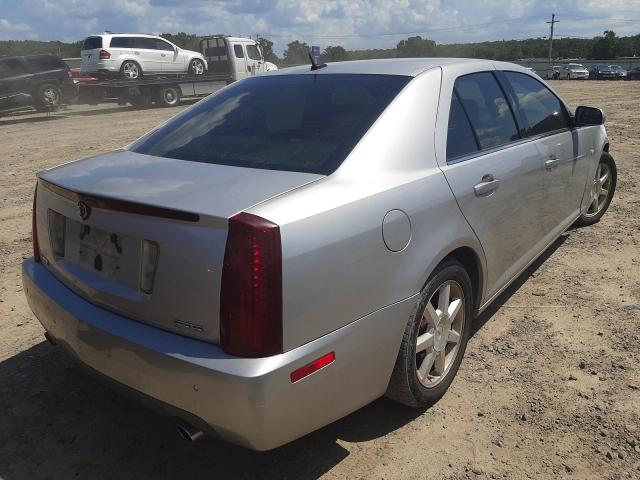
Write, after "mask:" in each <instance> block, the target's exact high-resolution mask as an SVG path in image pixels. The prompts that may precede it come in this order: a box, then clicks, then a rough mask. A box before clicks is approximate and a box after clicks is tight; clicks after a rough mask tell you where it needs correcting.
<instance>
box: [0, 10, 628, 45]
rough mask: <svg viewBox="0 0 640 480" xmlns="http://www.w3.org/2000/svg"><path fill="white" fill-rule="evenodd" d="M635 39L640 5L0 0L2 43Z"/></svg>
mask: <svg viewBox="0 0 640 480" xmlns="http://www.w3.org/2000/svg"><path fill="white" fill-rule="evenodd" d="M551 13H556V15H557V19H558V20H560V23H558V24H556V26H555V35H557V36H577V37H589V38H590V37H593V36H596V35H601V34H602V32H603V31H604V30H607V29H611V30H614V31H615V32H616V33H617V34H618V35H634V34H638V33H640V0H606V1H605V0H563V1H551V0H493V1H491V0H369V1H365V0H270V1H269V0H0V40H10V39H12V40H23V39H36V40H62V41H76V40H80V39H82V38H84V37H86V36H87V35H91V34H96V33H100V32H102V31H104V30H111V31H114V32H144V33H162V32H167V33H176V32H179V31H185V32H188V33H195V34H199V35H205V34H218V33H224V34H229V35H242V36H255V35H256V34H260V35H261V36H265V37H267V38H270V39H271V40H272V41H274V43H275V51H276V53H278V54H281V53H282V51H283V50H284V49H285V47H286V44H287V43H288V42H290V41H292V40H301V41H304V42H307V43H308V44H309V45H319V46H320V47H321V48H325V47H326V46H328V45H342V46H344V47H345V48H347V49H356V48H357V49H360V48H363V49H364V48H390V47H393V46H395V45H396V44H397V43H398V41H400V40H401V39H403V38H407V37H408V36H412V35H418V34H419V35H422V36H423V37H428V38H431V39H433V40H435V41H436V42H437V43H458V42H474V41H484V40H502V39H514V38H516V39H518V38H529V37H543V36H545V35H547V34H548V31H549V30H548V29H549V25H547V24H546V23H545V22H546V21H548V20H549V19H550V16H551Z"/></svg>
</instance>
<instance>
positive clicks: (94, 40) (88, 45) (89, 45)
mask: <svg viewBox="0 0 640 480" xmlns="http://www.w3.org/2000/svg"><path fill="white" fill-rule="evenodd" d="M94 48H102V37H87V38H85V40H84V43H83V44H82V50H93V49H94Z"/></svg>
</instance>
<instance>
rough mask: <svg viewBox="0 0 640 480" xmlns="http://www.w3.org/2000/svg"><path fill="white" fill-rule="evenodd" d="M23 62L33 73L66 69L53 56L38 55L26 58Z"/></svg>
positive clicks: (61, 62) (64, 65) (65, 66)
mask: <svg viewBox="0 0 640 480" xmlns="http://www.w3.org/2000/svg"><path fill="white" fill-rule="evenodd" d="M25 60H26V61H27V63H28V64H29V67H31V69H32V70H33V71H34V72H42V71H47V70H61V69H64V70H66V69H67V64H66V63H64V62H63V61H62V60H60V59H59V58H58V57H54V56H53V55H39V56H36V57H26V58H25Z"/></svg>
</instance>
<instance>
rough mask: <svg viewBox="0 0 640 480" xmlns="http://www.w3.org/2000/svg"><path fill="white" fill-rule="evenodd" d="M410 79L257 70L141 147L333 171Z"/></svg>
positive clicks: (210, 159) (170, 154)
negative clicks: (264, 73)
mask: <svg viewBox="0 0 640 480" xmlns="http://www.w3.org/2000/svg"><path fill="white" fill-rule="evenodd" d="M409 80H410V78H409V77H403V76H392V75H348V74H343V75H335V74H334V75H332V74H323V75H278V76H271V77H270V76H266V77H253V78H250V79H247V80H243V81H242V82H238V83H235V84H232V85H231V86H229V87H227V88H225V89H224V90H221V91H220V92H219V93H217V94H215V95H212V96H211V97H209V98H207V99H206V100H201V101H200V102H199V103H198V104H196V105H195V106H194V107H192V108H191V109H189V110H187V111H185V112H184V113H182V114H180V115H178V116H177V117H175V118H174V119H173V120H171V121H169V123H167V124H166V125H164V126H163V127H161V128H159V129H158V130H156V131H155V132H154V133H152V134H151V135H149V136H147V137H143V138H142V139H140V140H139V141H138V142H136V143H135V144H134V145H133V146H132V147H131V149H132V150H133V151H134V152H137V153H142V154H147V155H155V156H158V157H166V158H177V159H182V160H189V161H193V162H204V163H214V164H219V165H233V166H239V167H251V168H264V169H270V170H289V171H298V172H313V173H320V174H325V175H327V174H329V173H331V172H333V171H334V170H335V169H336V168H338V166H339V165H340V164H341V163H342V161H343V160H344V159H345V158H346V156H347V155H348V154H349V152H350V151H351V149H352V148H353V147H354V146H355V145H356V143H357V142H358V141H359V140H360V138H361V137H362V135H364V133H365V132H366V131H367V130H368V129H369V128H370V127H371V125H372V124H373V122H374V121H375V120H376V119H377V118H378V116H379V115H380V114H381V113H382V111H383V110H384V109H385V108H386V107H387V105H388V104H389V102H391V100H392V99H393V98H394V97H395V96H396V95H397V94H398V92H399V91H400V90H401V89H402V87H404V86H405V85H406V84H407V82H408V81H409Z"/></svg>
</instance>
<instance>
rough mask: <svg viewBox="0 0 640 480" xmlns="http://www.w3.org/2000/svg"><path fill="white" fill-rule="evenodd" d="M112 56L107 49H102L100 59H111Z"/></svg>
mask: <svg viewBox="0 0 640 480" xmlns="http://www.w3.org/2000/svg"><path fill="white" fill-rule="evenodd" d="M110 58H111V54H110V53H109V52H107V51H106V50H100V60H109V59H110Z"/></svg>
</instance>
